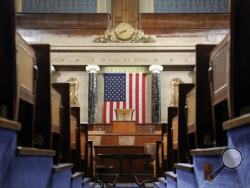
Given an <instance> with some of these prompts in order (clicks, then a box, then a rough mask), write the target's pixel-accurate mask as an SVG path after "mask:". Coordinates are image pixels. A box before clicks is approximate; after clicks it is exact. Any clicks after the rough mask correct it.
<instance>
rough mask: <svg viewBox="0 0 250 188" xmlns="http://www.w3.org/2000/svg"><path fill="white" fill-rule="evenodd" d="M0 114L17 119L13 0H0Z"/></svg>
mask: <svg viewBox="0 0 250 188" xmlns="http://www.w3.org/2000/svg"><path fill="white" fill-rule="evenodd" d="M0 12H1V16H0V88H1V96H0V116H1V117H5V118H9V119H12V120H17V106H16V103H17V98H16V95H17V82H16V55H15V54H16V43H15V33H16V30H15V1H14V0H1V1H0Z"/></svg>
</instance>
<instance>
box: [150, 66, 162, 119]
mask: <svg viewBox="0 0 250 188" xmlns="http://www.w3.org/2000/svg"><path fill="white" fill-rule="evenodd" d="M162 70H163V67H162V66H161V65H151V66H150V67H149V71H150V72H151V73H152V104H151V105H152V107H151V109H152V113H151V119H152V123H160V122H161V81H160V73H161V71H162Z"/></svg>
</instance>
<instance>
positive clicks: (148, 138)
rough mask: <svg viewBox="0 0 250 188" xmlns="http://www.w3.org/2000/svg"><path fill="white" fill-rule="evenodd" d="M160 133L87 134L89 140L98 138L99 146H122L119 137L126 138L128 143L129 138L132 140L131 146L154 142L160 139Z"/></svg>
mask: <svg viewBox="0 0 250 188" xmlns="http://www.w3.org/2000/svg"><path fill="white" fill-rule="evenodd" d="M161 136H162V135H161V134H145V135H143V134H125V135H124V134H100V135H96V134H89V140H92V141H94V140H96V139H98V140H99V146H122V145H124V144H120V142H122V141H119V140H120V139H125V140H126V139H127V140H128V143H130V141H129V139H132V140H134V143H132V144H131V146H144V144H145V143H155V142H156V141H160V140H161ZM128 145H130V144H125V145H124V146H128Z"/></svg>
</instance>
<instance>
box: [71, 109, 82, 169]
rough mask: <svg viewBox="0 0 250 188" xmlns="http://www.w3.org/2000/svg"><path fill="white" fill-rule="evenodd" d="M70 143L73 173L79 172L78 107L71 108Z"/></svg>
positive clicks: (79, 138)
mask: <svg viewBox="0 0 250 188" xmlns="http://www.w3.org/2000/svg"><path fill="white" fill-rule="evenodd" d="M70 109H71V123H70V135H71V138H70V142H71V144H70V145H71V147H70V148H71V161H72V163H73V164H74V171H75V172H77V171H81V170H82V168H81V148H82V147H81V124H80V107H71V108H70Z"/></svg>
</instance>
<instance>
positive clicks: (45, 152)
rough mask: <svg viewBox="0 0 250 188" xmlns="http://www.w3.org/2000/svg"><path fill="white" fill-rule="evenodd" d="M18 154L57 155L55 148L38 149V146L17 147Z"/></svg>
mask: <svg viewBox="0 0 250 188" xmlns="http://www.w3.org/2000/svg"><path fill="white" fill-rule="evenodd" d="M17 154H18V155H29V156H48V157H53V156H55V155H56V152H55V151H54V150H47V149H37V148H27V147H21V146H18V147H17Z"/></svg>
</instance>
